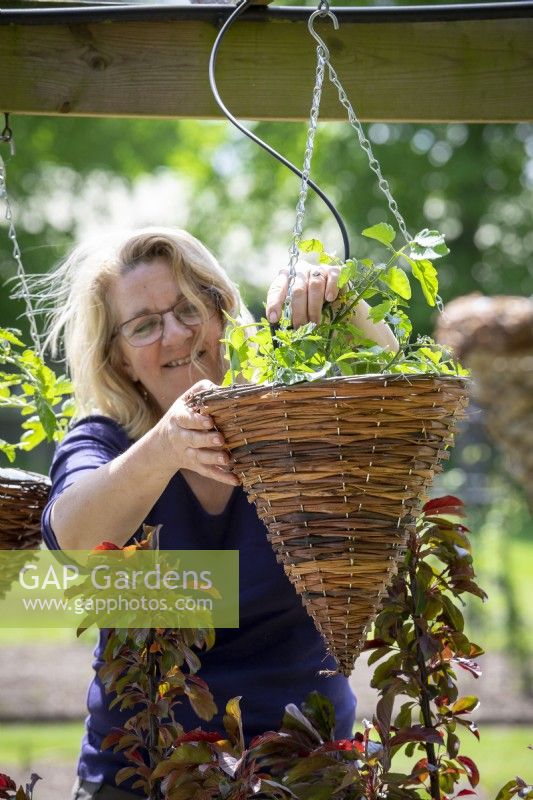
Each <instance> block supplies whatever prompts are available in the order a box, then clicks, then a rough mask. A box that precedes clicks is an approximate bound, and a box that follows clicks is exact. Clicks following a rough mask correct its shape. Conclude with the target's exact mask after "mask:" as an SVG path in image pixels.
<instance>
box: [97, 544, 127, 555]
mask: <svg viewBox="0 0 533 800" xmlns="http://www.w3.org/2000/svg"><path fill="white" fill-rule="evenodd" d="M121 549H122V548H121V547H117V545H116V544H114V542H100V544H97V545H96V547H94V548H93V550H92V552H93V553H96V552H97V551H98V550H121Z"/></svg>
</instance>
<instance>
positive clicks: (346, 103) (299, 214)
mask: <svg viewBox="0 0 533 800" xmlns="http://www.w3.org/2000/svg"><path fill="white" fill-rule="evenodd" d="M317 16H319V17H330V18H331V20H332V21H333V24H334V26H335V30H337V29H338V27H339V23H338V20H337V17H336V16H335V14H334V13H333V12H332V11H330V7H329V3H328V1H327V0H320V2H319V4H318V8H317V9H316V11H314V12H313V13H312V14H311V16H310V18H309V23H308V27H309V31H310V33H311V35H312V36H313V37H314V38H315V39H316V41H317V42H318V47H317V50H316V53H317V69H316V81H315V88H314V90H313V102H312V105H311V113H310V117H309V128H308V135H307V143H306V149H305V156H304V166H303V171H302V179H301V184H300V194H299V198H298V204H297V206H296V221H295V225H294V229H293V235H292V242H291V246H290V248H289V286H288V292H287V298H286V300H285V310H286V312H287V314H288V316H290V306H291V301H292V286H293V284H294V279H295V277H296V264H297V263H298V258H299V255H300V253H299V249H298V245H299V241H300V237H301V234H302V228H303V220H304V216H305V202H306V199H307V190H308V183H309V178H310V172H311V158H312V154H313V147H314V139H315V134H316V128H317V124H318V112H319V108H320V99H321V95H322V85H323V79H324V69H325V67H326V66H327V68H328V78H329V80H330V82H331V83H332V84H333V86H335V88H336V89H337V93H338V98H339V102H340V104H341V105H342V106H343V107H344V108H345V109H346V112H347V114H348V121H349V123H350V125H351V126H352V128H353V129H354V130H355V132H356V133H357V138H358V140H359V144H360V146H361V149H362V150H364V152H365V153H366V155H367V157H368V165H369V167H370V169H371V170H372V172H374V174H375V175H376V177H377V179H378V186H379V188H380V190H381V191H382V192H383V194H384V195H385V197H386V199H387V203H388V205H389V209H390V210H391V212H392V214H393V215H394V217H395V219H396V222H397V223H398V227H399V229H400V231H401V233H402V236H403V238H404V239H405V242H406V243H407V244H409V242H411V241H412V240H413V237H412V236H411V234H410V233H409V231H408V230H407V225H406V223H405V220H404V218H403V216H402V214H401V212H400V209H399V208H398V204H397V202H396V200H395V199H394V197H393V196H392V192H391V188H390V185H389V182H388V181H387V180H386V178H384V177H383V173H382V171H381V164H380V163H379V160H378V158H377V157H376V156H375V155H374V152H373V150H372V145H371V144H370V142H369V140H368V139H367V137H366V135H365V132H364V130H363V126H362V125H361V122H360V121H359V118H358V117H357V114H356V112H355V110H354V108H353V106H352V104H351V103H350V100H349V99H348V95H347V94H346V91H345V90H344V87H343V85H342V83H341V81H340V78H339V76H338V75H337V73H336V71H335V69H334V67H333V65H332V64H331V59H330V53H329V50H328V48H327V46H326V44H325V43H324V42H323V40H322V39H321V37H320V36H319V35H318V34H317V33H316V31H315V30H314V28H313V21H314V19H315V18H316V17H317ZM436 305H437V308H438V310H439V311H440V312H442V310H443V302H442V298H441V297H440V295H437V297H436Z"/></svg>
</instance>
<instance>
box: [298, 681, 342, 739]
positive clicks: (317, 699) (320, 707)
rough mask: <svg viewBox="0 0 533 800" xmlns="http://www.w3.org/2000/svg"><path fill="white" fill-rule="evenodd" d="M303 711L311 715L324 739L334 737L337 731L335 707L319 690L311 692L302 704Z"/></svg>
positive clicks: (314, 724) (308, 715)
mask: <svg viewBox="0 0 533 800" xmlns="http://www.w3.org/2000/svg"><path fill="white" fill-rule="evenodd" d="M302 711H303V712H304V714H305V715H306V716H307V717H309V718H310V719H311V721H312V723H313V726H314V727H315V728H316V729H317V730H318V732H319V733H320V735H321V736H322V738H323V739H324V741H327V740H329V739H332V738H333V735H334V732H335V709H334V707H333V703H332V702H331V700H329V699H328V698H327V697H324V695H322V694H320V693H319V692H316V691H314V692H311V694H310V695H308V697H307V698H306V699H305V700H304V702H303V704H302Z"/></svg>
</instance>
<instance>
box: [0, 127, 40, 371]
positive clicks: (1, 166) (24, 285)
mask: <svg viewBox="0 0 533 800" xmlns="http://www.w3.org/2000/svg"><path fill="white" fill-rule="evenodd" d="M4 117H5V126H4V130H3V131H2V134H1V136H0V141H2V142H5V143H6V144H9V147H10V152H11V155H12V156H13V155H14V154H15V142H14V139H13V132H12V130H11V128H10V127H9V114H4ZM0 200H3V201H4V203H5V207H6V210H5V215H4V218H5V220H6V222H7V235H8V237H9V239H10V240H11V244H12V247H13V258H14V260H15V263H16V265H17V278H18V286H19V296H20V297H22V299H23V300H24V303H25V305H26V316H27V318H28V321H29V324H30V335H31V340H32V342H33V346H34V348H35V352H36V353H37V355H38V356H40V357H41V358H42V356H43V353H42V348H41V341H40V338H39V333H38V331H37V322H36V319H35V312H34V310H33V306H32V303H31V295H30V289H29V286H28V281H27V279H26V273H25V271H24V265H23V264H22V254H21V250H20V245H19V243H18V240H17V231H16V229H15V222H14V218H13V210H12V208H11V203H10V200H9V195H8V193H7V182H6V166H5V162H4V159H3V158H2V155H1V154H0Z"/></svg>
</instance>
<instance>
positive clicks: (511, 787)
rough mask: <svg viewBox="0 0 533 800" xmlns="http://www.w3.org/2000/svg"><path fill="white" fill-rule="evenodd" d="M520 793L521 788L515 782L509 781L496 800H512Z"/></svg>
mask: <svg viewBox="0 0 533 800" xmlns="http://www.w3.org/2000/svg"><path fill="white" fill-rule="evenodd" d="M519 791H520V787H519V786H518V785H517V783H516V781H515V780H510V781H507V783H506V784H504V785H503V786H502V788H501V789H500V791H499V792H498V794H497V795H496V800H511V798H512V797H514V796H515V795H516V794H518V792H519Z"/></svg>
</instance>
